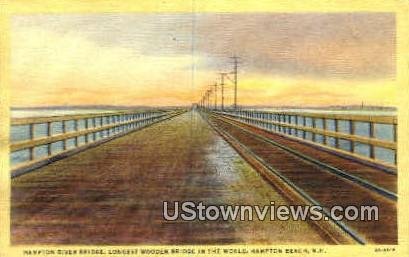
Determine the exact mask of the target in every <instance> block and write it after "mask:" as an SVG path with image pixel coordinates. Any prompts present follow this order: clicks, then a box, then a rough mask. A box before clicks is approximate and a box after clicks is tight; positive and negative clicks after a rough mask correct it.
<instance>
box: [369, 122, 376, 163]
mask: <svg viewBox="0 0 409 257" xmlns="http://www.w3.org/2000/svg"><path fill="white" fill-rule="evenodd" d="M369 137H370V138H375V125H374V123H373V122H369ZM369 157H370V158H371V159H375V149H374V146H373V145H371V144H370V145H369Z"/></svg>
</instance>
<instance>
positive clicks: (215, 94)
mask: <svg viewBox="0 0 409 257" xmlns="http://www.w3.org/2000/svg"><path fill="white" fill-rule="evenodd" d="M210 87H214V91H213V92H214V109H215V110H216V109H217V82H216V83H214V84H213V85H210Z"/></svg>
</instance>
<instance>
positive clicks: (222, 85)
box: [219, 72, 227, 111]
mask: <svg viewBox="0 0 409 257" xmlns="http://www.w3.org/2000/svg"><path fill="white" fill-rule="evenodd" d="M219 74H220V86H221V91H222V106H221V108H222V111H224V76H227V72H220V73H219Z"/></svg>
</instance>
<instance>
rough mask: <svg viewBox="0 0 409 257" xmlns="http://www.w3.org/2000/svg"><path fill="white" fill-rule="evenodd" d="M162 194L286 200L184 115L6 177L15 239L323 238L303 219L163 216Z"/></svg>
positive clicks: (208, 200)
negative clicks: (9, 181) (171, 218)
mask: <svg viewBox="0 0 409 257" xmlns="http://www.w3.org/2000/svg"><path fill="white" fill-rule="evenodd" d="M163 201H172V202H173V201H194V202H197V203H198V202H200V201H203V203H204V204H252V205H255V204H258V205H261V206H263V205H268V204H270V201H274V202H275V205H276V206H278V205H283V204H289V203H288V202H286V200H285V199H284V198H283V197H282V196H281V195H280V194H279V193H277V192H276V191H275V190H274V188H273V187H272V186H271V185H270V184H268V183H267V182H266V181H265V180H263V178H262V177H261V176H260V175H259V174H258V173H257V172H256V171H255V170H254V169H252V168H251V167H250V166H249V165H248V164H246V163H245V161H243V160H242V159H241V157H240V156H239V155H238V154H237V153H236V152H235V151H234V150H233V149H232V148H231V147H230V146H229V145H228V144H227V143H226V142H225V141H224V140H223V139H222V138H221V137H220V136H218V135H217V134H215V132H214V131H213V130H212V129H211V128H210V127H209V126H208V125H207V123H206V122H205V121H204V120H202V118H201V117H200V116H199V115H198V114H197V113H195V112H188V113H185V114H183V115H181V116H178V117H176V118H173V119H171V120H168V121H165V122H161V123H159V124H156V125H153V126H151V127H149V128H146V129H144V130H141V131H136V132H134V133H131V134H129V135H127V136H124V137H121V138H119V139H116V140H113V141H110V142H108V143H105V144H103V145H101V146H98V147H96V148H93V149H90V150H87V151H85V152H82V153H79V154H77V155H74V156H72V157H69V158H67V159H64V160H61V161H58V162H55V163H53V164H50V165H48V166H46V167H44V168H41V169H39V170H37V171H35V172H32V173H30V174H26V175H23V176H21V177H18V178H16V179H13V181H12V201H11V204H12V208H11V222H12V228H11V239H12V243H13V244H111V245H112V244H121V245H125V244H139V243H140V244H222V243H276V244H287V243H302V244H317V243H325V240H324V239H323V238H322V237H321V235H320V234H319V233H318V232H317V231H316V230H315V228H313V227H312V226H310V225H309V224H308V223H306V222H302V221H270V220H266V221H181V220H176V221H165V220H164V219H163V214H162V209H163V208H162V206H163V205H162V202H163ZM306 235H308V236H306Z"/></svg>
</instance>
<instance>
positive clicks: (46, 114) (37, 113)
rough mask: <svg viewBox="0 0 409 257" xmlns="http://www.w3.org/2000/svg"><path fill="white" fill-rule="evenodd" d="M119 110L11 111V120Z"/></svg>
mask: <svg viewBox="0 0 409 257" xmlns="http://www.w3.org/2000/svg"><path fill="white" fill-rule="evenodd" d="M117 111H119V110H107V109H75V110H73V109H65V110H64V109H58V110H51V109H26V110H12V111H11V118H30V117H51V116H61V115H75V114H87V113H109V112H117Z"/></svg>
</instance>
